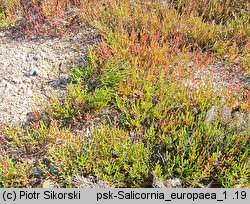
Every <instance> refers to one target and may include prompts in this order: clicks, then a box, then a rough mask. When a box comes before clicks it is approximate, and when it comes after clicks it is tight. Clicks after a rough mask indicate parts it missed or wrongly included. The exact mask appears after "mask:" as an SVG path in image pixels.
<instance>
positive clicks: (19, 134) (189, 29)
mask: <svg viewBox="0 0 250 204" xmlns="http://www.w3.org/2000/svg"><path fill="white" fill-rule="evenodd" d="M1 2H3V3H2V4H1V5H0V20H1V23H0V26H2V28H3V29H17V30H18V29H21V30H22V29H24V30H26V31H28V32H27V33H26V34H27V35H29V34H34V33H36V34H41V35H43V34H47V32H46V28H47V27H46V26H44V25H45V24H46V25H49V26H54V29H55V30H54V31H55V32H56V33H57V34H60V31H62V30H64V29H65V30H67V29H70V26H69V25H66V24H65V25H64V24H63V23H62V22H61V21H60V20H62V19H64V18H65V16H66V15H67V14H68V13H69V11H70V9H73V8H74V9H76V8H77V11H78V12H77V16H75V17H77V18H78V20H79V21H80V22H83V23H84V24H85V25H86V24H87V25H90V26H91V27H92V28H93V29H95V31H96V32H97V33H98V34H99V36H100V38H101V41H100V42H98V43H96V44H94V45H92V46H90V47H89V49H88V53H87V54H86V60H85V62H84V63H83V65H82V66H78V67H74V69H72V71H71V75H70V77H71V83H70V84H68V87H67V88H68V93H67V95H66V96H65V97H64V98H63V99H57V98H52V99H51V102H50V103H49V104H47V105H46V107H45V108H44V110H43V111H36V112H34V113H33V115H32V122H30V123H29V124H26V125H25V126H21V125H20V126H15V127H13V126H4V127H2V129H1V135H0V136H1V138H0V142H1V146H0V152H1V155H0V186H1V187H34V186H36V185H37V183H39V182H41V181H43V180H46V179H50V180H52V181H53V182H54V183H58V184H59V185H60V186H62V187H76V186H75V185H74V184H73V183H72V179H73V178H74V177H75V176H79V175H81V176H84V177H88V176H96V177H98V178H99V179H101V180H103V181H106V182H108V183H110V185H111V186H114V187H152V186H153V182H154V181H155V180H158V181H162V182H163V183H164V182H166V181H167V180H169V179H178V180H179V181H180V183H181V186H182V187H201V186H212V187H213V186H214V187H235V186H240V187H249V158H250V157H249V151H250V150H249V139H250V138H249V135H250V134H249V133H250V131H249V130H250V115H249V114H250V113H249V104H250V103H249V102H250V100H249V81H248V82H244V80H243V81H242V82H238V83H236V82H235V81H234V77H236V76H240V75H242V76H246V77H248V78H249V66H250V65H249V62H250V61H249V51H250V23H249V22H250V15H249V12H250V10H249V8H250V5H249V3H248V2H247V1H233V0H226V1H225V0H213V1H207V0H195V1H186V0H178V1H175V0H170V1H160V0H156V1H150V0H141V1H139V0H138V1H129V0H92V1H88V0H77V1H73V0H72V1H70V0H65V1H63V0H59V1H52V0H51V1H27V2H29V3H30V4H32V5H33V8H36V9H37V11H38V10H39V11H40V13H39V15H38V17H37V18H36V19H33V21H32V22H33V23H34V24H31V23H30V21H29V18H28V16H27V14H25V13H24V12H22V11H23V10H22V9H21V8H20V10H19V11H20V14H19V15H21V16H19V18H24V19H25V18H26V20H24V21H23V22H22V24H18V19H17V18H16V16H17V13H16V11H17V10H16V9H15V12H14V10H13V8H14V7H15V8H19V7H21V6H20V5H21V2H20V1H14V0H3V1H1ZM27 2H26V3H27ZM22 6H23V5H22ZM19 20H20V19H19ZM47 23H49V24H47ZM20 25H22V27H21V28H19V27H18V26H20ZM31 25H33V27H32V26H31ZM34 25H37V26H35V27H34ZM10 26H11V27H14V28H10ZM25 26H26V27H25ZM63 26H64V27H63ZM67 26H69V27H67ZM38 28H39V29H38ZM40 28H44V29H45V30H44V32H42V31H41V30H40ZM82 29H84V28H82ZM232 72H233V75H232Z"/></svg>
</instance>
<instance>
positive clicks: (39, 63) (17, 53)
mask: <svg viewBox="0 0 250 204" xmlns="http://www.w3.org/2000/svg"><path fill="white" fill-rule="evenodd" d="M90 36H91V37H90ZM92 40H93V32H92V31H91V29H87V30H86V31H85V33H80V32H78V33H75V34H72V35H71V36H67V37H64V38H47V39H45V38H44V39H38V38H36V39H27V38H20V37H19V38H16V39H14V38H11V37H8V36H7V35H6V34H5V33H3V32H0V124H1V123H2V124H3V123H6V122H8V123H11V124H14V123H16V122H20V121H24V120H25V119H26V118H27V115H28V113H29V112H30V111H32V109H33V108H34V107H35V108H36V109H38V108H39V105H38V104H45V102H46V101H47V100H48V96H50V95H51V94H53V95H56V96H60V95H62V94H63V93H64V92H65V84H66V83H67V80H68V68H69V67H68V65H69V62H72V60H73V59H78V60H80V59H81V58H82V57H83V56H84V54H85V53H86V47H87V44H89V43H91V41H92Z"/></svg>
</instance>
